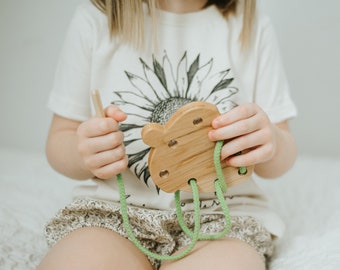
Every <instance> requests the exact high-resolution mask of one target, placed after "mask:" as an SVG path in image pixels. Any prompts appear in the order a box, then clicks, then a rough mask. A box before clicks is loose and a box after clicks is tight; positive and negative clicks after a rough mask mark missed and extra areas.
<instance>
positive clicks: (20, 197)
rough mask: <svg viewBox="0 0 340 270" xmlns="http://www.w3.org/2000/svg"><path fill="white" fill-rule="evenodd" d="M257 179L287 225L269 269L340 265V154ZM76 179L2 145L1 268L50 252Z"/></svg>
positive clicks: (30, 264) (325, 269)
mask: <svg viewBox="0 0 340 270" xmlns="http://www.w3.org/2000/svg"><path fill="white" fill-rule="evenodd" d="M257 180H258V182H259V183H260V185H261V186H262V187H263V189H264V190H265V191H267V192H268V197H269V200H270V202H271V205H272V207H273V208H275V209H276V210H277V211H278V213H279V214H280V215H281V216H282V218H283V219H284V220H285V222H286V224H287V230H286V235H285V237H284V238H283V239H282V240H280V242H278V243H277V249H276V255H275V256H274V258H273V260H272V262H271V264H270V270H288V269H289V270H295V269H299V270H304V269H306V270H315V269H318V270H320V269H322V270H338V269H340V159H334V158H321V157H300V158H299V159H298V161H297V163H296V165H295V167H294V168H293V169H292V170H291V171H290V172H289V173H288V174H286V175H284V176H283V177H281V178H280V179H278V180H275V181H271V180H269V181H268V180H261V179H257ZM75 184H77V182H76V181H72V180H68V179H66V178H64V177H62V176H60V175H58V174H56V173H55V172H53V171H52V169H50V167H49V166H48V164H47V162H46V161H45V158H44V156H43V155H42V154H32V153H23V152H18V151H13V150H5V149H2V150H1V149H0V269H2V270H10V269H15V270H33V269H35V267H36V266H37V264H38V263H39V261H40V260H41V258H42V257H43V256H44V254H45V252H46V251H47V246H46V244H45V240H44V236H43V228H44V224H45V223H46V222H47V220H48V219H49V218H50V217H52V215H54V213H55V212H56V211H57V210H58V209H59V208H61V207H63V206H64V205H65V204H67V203H68V202H70V195H71V190H72V187H73V186H74V185H75Z"/></svg>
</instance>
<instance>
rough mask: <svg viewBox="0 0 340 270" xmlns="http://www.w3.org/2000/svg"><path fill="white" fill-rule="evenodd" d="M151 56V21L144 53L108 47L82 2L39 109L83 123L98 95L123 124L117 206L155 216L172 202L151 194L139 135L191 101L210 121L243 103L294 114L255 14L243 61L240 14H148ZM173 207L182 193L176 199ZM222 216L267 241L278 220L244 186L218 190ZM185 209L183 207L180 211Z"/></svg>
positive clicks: (102, 21) (205, 198)
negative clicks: (262, 230)
mask: <svg viewBox="0 0 340 270" xmlns="http://www.w3.org/2000/svg"><path fill="white" fill-rule="evenodd" d="M158 12H159V14H158V15H159V16H158V27H157V31H158V33H157V38H158V42H157V49H156V50H154V49H153V36H152V34H151V29H152V25H151V19H150V18H149V17H146V19H145V40H146V45H145V50H143V51H140V50H136V49H134V48H133V47H131V46H127V45H126V44H124V43H122V42H120V41H119V40H118V39H117V38H113V39H112V40H111V39H110V34H109V30H108V24H107V18H106V16H105V15H104V14H103V13H101V12H100V11H99V10H98V9H97V8H96V7H94V6H93V5H92V4H91V3H86V4H83V5H81V6H79V7H78V9H77V10H76V13H75V15H74V18H73V20H72V22H71V25H70V27H69V31H68V33H67V36H66V40H65V43H64V46H63V50H62V52H61V55H60V60H59V64H58V67H57V71H56V76H55V82H54V87H53V89H52V92H51V94H50V99H49V102H48V106H49V108H50V109H51V110H52V111H53V112H54V113H55V114H58V115H60V116H63V117H66V118H70V119H73V120H79V121H84V120H87V119H88V118H89V117H91V115H93V109H92V105H91V100H90V93H91V92H92V91H93V90H95V89H99V91H100V93H101V97H102V101H103V105H104V107H106V106H108V105H109V104H111V103H115V104H117V105H118V106H119V107H120V108H121V109H122V110H123V111H124V112H126V113H127V115H128V118H127V120H126V121H124V122H123V123H121V129H122V130H123V131H124V134H125V145H126V150H127V154H128V156H129V169H127V170H126V171H125V172H124V173H123V174H122V176H123V179H124V183H125V187H126V193H127V197H128V198H127V202H128V203H129V204H131V205H137V206H141V207H147V208H155V209H173V208H174V196H173V194H168V193H165V192H163V191H161V190H159V189H158V188H157V187H156V186H155V185H154V183H153V181H152V179H151V178H150V174H149V170H148V166H147V165H148V164H147V158H148V152H149V146H147V145H145V144H144V143H143V141H142V139H141V129H142V127H143V126H144V125H145V124H147V123H149V122H157V123H162V124H163V123H165V122H166V120H167V119H168V118H169V117H170V115H171V114H172V113H173V112H174V111H175V110H177V109H178V108H179V107H181V106H182V105H184V104H186V103H189V102H192V101H206V102H211V103H214V104H216V106H217V107H218V109H219V111H220V113H224V112H227V111H229V110H230V109H231V108H233V107H235V106H237V105H239V104H242V103H246V102H255V103H257V104H258V105H260V106H261V107H262V108H263V110H264V111H265V112H266V113H267V114H268V116H269V118H270V119H271V121H273V122H275V123H276V122H280V121H283V120H286V119H289V118H292V117H294V116H295V115H296V108H295V106H294V104H293V102H292V100H291V98H290V94H289V87H288V83H287V80H286V77H285V74H284V71H283V68H282V64H281V59H280V54H279V50H278V45H277V41H276V37H275V33H274V31H273V28H272V25H271V23H270V20H269V19H268V18H267V17H266V16H263V15H262V14H258V23H257V25H256V27H255V36H254V42H253V43H252V46H251V47H250V49H249V52H248V53H247V54H246V53H245V52H244V51H242V50H241V49H240V43H239V41H238V39H239V34H240V31H241V28H242V18H241V16H231V17H230V19H228V21H227V20H226V19H225V18H224V17H223V16H222V15H221V14H220V12H219V11H218V9H217V8H216V7H215V6H209V7H208V8H206V9H204V10H201V11H199V12H195V13H187V14H174V13H169V12H165V11H158ZM91 181H92V184H90V185H81V186H80V187H79V188H77V189H76V191H75V196H76V197H79V196H87V197H92V198H96V199H101V200H111V201H115V202H118V201H119V193H118V187H117V183H116V180H115V179H113V180H106V181H102V180H91ZM182 198H183V201H187V200H188V199H189V200H190V198H191V194H189V193H185V194H183V195H182ZM226 198H227V203H228V205H229V209H230V212H231V214H232V215H250V216H253V217H255V218H257V219H258V220H260V221H261V222H262V223H263V224H264V226H265V227H266V228H267V229H268V230H269V231H270V232H271V233H273V234H274V235H277V236H280V235H281V234H282V232H283V228H284V226H283V224H282V222H281V220H280V219H279V218H278V217H277V216H276V214H275V213H273V212H272V211H271V210H270V209H269V208H268V207H267V203H266V199H265V197H264V196H263V193H262V191H261V190H260V189H259V188H258V187H257V185H256V184H255V182H254V181H253V180H252V179H249V180H247V181H245V182H243V183H241V184H239V185H237V186H234V187H231V188H229V189H228V192H227V196H226ZM201 200H202V208H204V209H205V210H204V211H207V212H208V211H213V210H214V209H215V208H218V203H216V200H215V196H214V194H203V195H202V196H201ZM187 208H190V204H188V205H187Z"/></svg>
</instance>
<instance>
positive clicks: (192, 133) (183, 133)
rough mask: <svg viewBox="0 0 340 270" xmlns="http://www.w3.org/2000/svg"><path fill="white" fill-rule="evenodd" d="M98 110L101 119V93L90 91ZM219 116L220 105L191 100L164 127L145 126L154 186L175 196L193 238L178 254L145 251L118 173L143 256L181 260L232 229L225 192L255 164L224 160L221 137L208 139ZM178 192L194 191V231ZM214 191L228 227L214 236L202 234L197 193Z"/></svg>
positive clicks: (127, 225)
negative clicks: (201, 242) (198, 245)
mask: <svg viewBox="0 0 340 270" xmlns="http://www.w3.org/2000/svg"><path fill="white" fill-rule="evenodd" d="M92 98H93V102H94V106H95V110H96V114H97V116H98V117H103V116H104V114H103V108H102V105H101V101H100V97H99V93H98V91H96V92H94V93H93V95H92ZM218 115H219V112H218V110H217V108H216V107H215V106H214V105H212V104H210V103H206V102H192V103H189V104H187V105H184V106H183V107H181V108H180V109H178V110H177V111H176V112H175V113H174V114H173V115H172V116H171V118H170V119H169V120H168V122H167V123H166V124H165V125H160V124H157V123H149V124H147V125H146V126H145V127H144V128H143V129H142V138H143V141H144V142H145V143H146V144H147V145H149V146H150V147H151V149H150V153H149V160H148V165H149V170H150V174H151V178H152V179H153V181H154V182H155V184H156V185H157V186H158V187H159V188H160V189H162V190H163V191H165V192H169V193H174V194H175V202H176V214H177V218H178V222H179V224H180V226H181V228H182V230H183V231H184V233H186V234H187V235H188V236H189V237H190V238H191V240H192V241H191V244H190V245H188V246H187V248H186V249H185V250H183V251H182V252H180V253H178V254H175V255H159V254H156V253H153V252H151V251H149V250H148V249H146V248H145V247H144V246H142V245H141V244H140V242H139V241H138V239H137V238H136V237H135V236H134V234H133V231H132V228H131V226H130V223H129V217H128V214H127V203H126V194H125V187H124V182H123V179H122V176H121V174H118V175H117V182H118V186H119V193H120V203H121V214H122V217H123V222H124V226H125V229H126V231H127V234H128V237H129V239H130V240H131V241H132V242H133V243H134V244H135V246H136V247H137V248H139V249H140V250H141V251H142V252H143V253H144V254H145V255H147V256H149V257H152V258H155V259H157V260H177V259H180V258H183V257H185V256H186V255H187V254H189V253H190V252H191V250H192V249H193V248H194V246H195V245H196V243H197V241H199V240H214V239H219V238H222V237H224V236H225V235H226V234H227V233H228V232H229V230H230V215H229V209H228V206H227V205H226V202H225V198H224V194H225V192H226V191H227V187H229V186H232V185H236V184H238V183H240V182H242V181H243V180H245V179H246V178H248V177H249V175H250V174H251V173H252V172H253V166H251V167H247V168H246V167H240V168H234V167H230V166H227V165H226V164H225V163H221V162H220V153H221V149H222V146H223V141H218V142H216V143H215V142H212V141H210V140H209V138H208V132H209V131H210V130H211V128H212V127H211V122H212V120H213V119H214V118H216V117H217V116H218ZM180 191H184V192H192V194H193V205H194V230H193V231H191V230H190V229H189V228H188V227H187V225H186V223H185V221H184V217H183V213H182V209H181V200H180ZM209 192H215V193H216V196H217V199H218V200H219V203H220V206H221V209H222V211H223V214H224V216H225V221H226V226H225V228H224V230H223V231H221V232H220V233H217V234H216V235H201V234H200V206H199V205H200V201H199V193H209Z"/></svg>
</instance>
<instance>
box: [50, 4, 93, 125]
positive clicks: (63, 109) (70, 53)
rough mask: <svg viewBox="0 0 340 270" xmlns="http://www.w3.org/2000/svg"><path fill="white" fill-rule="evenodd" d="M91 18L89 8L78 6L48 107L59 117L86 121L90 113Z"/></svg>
mask: <svg viewBox="0 0 340 270" xmlns="http://www.w3.org/2000/svg"><path fill="white" fill-rule="evenodd" d="M92 32H93V30H92V27H91V19H90V16H88V14H87V12H86V8H85V7H83V6H80V7H78V8H77V10H76V12H75V14H74V16H73V19H72V21H71V23H70V25H69V28H68V31H67V34H66V38H65V40H64V44H63V47H62V50H61V53H60V56H59V61H58V64H57V69H56V72H55V78H54V84H53V88H52V91H51V93H50V96H49V100H48V108H49V109H50V110H52V111H53V112H54V113H55V114H58V115H60V116H63V117H66V118H69V119H73V120H78V121H84V120H86V119H87V118H88V117H89V116H90V114H91V107H90V104H89V103H90V102H89V93H90V89H89V88H90V80H91V79H90V69H91V65H90V64H91V50H92V42H93V38H92V35H93V33H92Z"/></svg>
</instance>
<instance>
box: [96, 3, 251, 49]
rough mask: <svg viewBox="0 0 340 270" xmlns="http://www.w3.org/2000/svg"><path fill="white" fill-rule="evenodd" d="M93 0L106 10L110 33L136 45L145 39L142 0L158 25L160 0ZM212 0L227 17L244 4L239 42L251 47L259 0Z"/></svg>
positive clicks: (97, 5) (102, 9) (138, 45)
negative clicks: (257, 0) (157, 10)
mask: <svg viewBox="0 0 340 270" xmlns="http://www.w3.org/2000/svg"><path fill="white" fill-rule="evenodd" d="M91 2H92V3H93V4H94V5H95V6H96V7H97V8H98V9H99V10H101V11H102V12H103V13H105V14H106V16H107V18H108V24H109V29H110V33H111V36H119V37H120V38H122V40H124V41H126V42H128V43H130V44H133V45H135V46H136V47H140V46H142V44H143V43H144V40H143V29H144V14H145V12H144V10H143V2H144V3H146V4H147V7H148V12H149V15H150V16H151V18H152V19H153V22H154V23H153V25H154V30H155V29H156V22H157V18H156V7H157V6H158V0H91ZM211 4H215V5H216V6H217V7H218V9H219V10H220V12H221V13H222V14H223V16H224V17H225V18H226V19H227V18H228V17H229V16H230V15H231V14H235V13H236V12H237V9H238V8H239V7H240V6H242V9H243V11H242V12H243V27H242V31H241V33H240V42H241V45H242V47H243V48H246V47H248V46H249V44H250V42H251V38H252V29H253V27H252V26H253V23H254V21H255V9H256V0H208V1H207V4H206V6H208V5H211ZM154 32H155V31H154Z"/></svg>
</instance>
